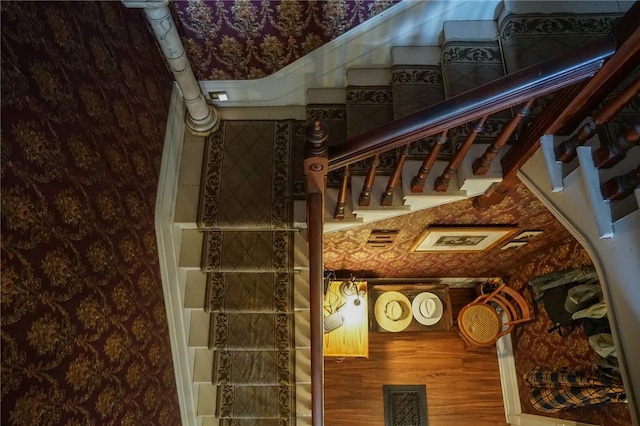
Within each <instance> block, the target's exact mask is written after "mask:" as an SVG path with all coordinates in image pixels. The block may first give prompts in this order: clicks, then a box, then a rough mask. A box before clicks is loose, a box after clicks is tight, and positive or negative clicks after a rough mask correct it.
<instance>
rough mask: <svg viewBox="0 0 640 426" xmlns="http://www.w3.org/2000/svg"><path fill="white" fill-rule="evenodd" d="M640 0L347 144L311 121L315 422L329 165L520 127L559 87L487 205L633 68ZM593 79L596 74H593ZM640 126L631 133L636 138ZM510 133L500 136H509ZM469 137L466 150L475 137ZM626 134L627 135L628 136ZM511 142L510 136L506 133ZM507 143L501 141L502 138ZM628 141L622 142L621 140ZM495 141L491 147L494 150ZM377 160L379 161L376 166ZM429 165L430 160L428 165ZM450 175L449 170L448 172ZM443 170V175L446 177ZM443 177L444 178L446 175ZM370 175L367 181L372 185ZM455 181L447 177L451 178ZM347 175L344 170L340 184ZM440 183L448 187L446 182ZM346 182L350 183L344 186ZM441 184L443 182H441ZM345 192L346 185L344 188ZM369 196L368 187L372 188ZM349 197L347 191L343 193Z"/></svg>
mask: <svg viewBox="0 0 640 426" xmlns="http://www.w3.org/2000/svg"><path fill="white" fill-rule="evenodd" d="M638 22H640V2H636V3H635V4H634V5H633V6H632V7H631V9H630V10H629V12H627V14H626V15H625V16H624V17H623V19H622V20H621V21H620V23H619V27H618V28H617V30H616V31H615V32H614V33H612V34H609V35H608V36H606V37H603V38H601V39H599V40H596V41H594V42H591V43H588V44H585V45H584V46H583V47H582V48H581V49H578V50H576V51H574V52H573V53H571V54H565V55H562V56H559V57H555V58H552V59H549V60H547V61H544V62H541V63H539V64H536V65H533V66H530V67H528V68H525V69H523V70H520V71H518V72H515V73H513V74H510V75H507V76H505V77H503V78H500V79H498V80H495V81H493V82H491V83H488V84H485V85H483V86H480V87H478V88H476V89H472V90H470V91H467V92H465V93H462V94H460V95H458V96H455V97H453V98H449V99H447V100H445V101H443V102H440V103H438V104H435V105H432V106H430V107H428V108H425V109H423V110H421V111H418V112H416V113H414V114H411V115H408V116H405V117H403V118H401V119H398V120H395V121H393V122H390V123H387V124H385V125H383V126H380V127H378V128H376V129H373V130H370V131H368V132H365V133H362V134H360V135H357V136H355V137H352V138H350V139H348V140H347V141H345V142H344V143H342V144H339V145H334V146H332V147H330V148H329V149H327V143H326V139H327V135H328V134H327V131H326V128H325V127H324V126H323V125H322V124H321V123H320V122H317V121H316V122H314V123H311V124H310V125H309V127H308V131H307V144H306V149H305V164H304V169H305V176H306V184H307V231H308V242H309V270H310V272H309V273H310V323H311V388H312V393H311V396H312V401H311V406H312V424H313V426H321V425H323V421H324V389H323V388H324V356H323V313H322V300H323V296H324V265H323V257H322V256H323V253H322V250H323V240H322V236H323V222H324V202H325V187H326V176H327V172H328V171H332V170H337V169H339V168H342V167H347V166H349V165H350V164H352V163H354V162H356V161H360V160H364V159H366V158H370V157H372V156H376V157H377V156H378V155H379V154H381V153H383V152H385V151H388V150H391V149H396V148H399V147H405V150H406V147H408V146H409V144H411V143H412V142H415V141H418V140H420V139H423V138H425V137H428V136H433V135H437V134H440V135H446V132H447V131H448V130H449V129H452V128H454V127H456V126H459V125H462V124H466V123H470V122H473V123H474V129H473V131H472V133H477V132H479V131H480V128H481V126H482V124H483V122H484V120H485V119H486V117H487V116H488V115H490V114H492V113H495V112H498V111H501V110H504V109H507V108H511V107H514V106H516V105H523V108H522V109H521V110H520V112H519V113H518V115H519V117H518V116H516V117H515V118H514V120H516V121H512V124H510V125H508V127H512V129H511V131H512V130H513V129H515V127H516V126H517V124H518V122H519V120H521V118H522V117H523V116H524V115H526V113H527V110H528V108H529V107H530V106H531V103H532V102H533V100H535V99H536V98H538V97H541V96H543V95H547V94H550V93H554V92H557V93H555V95H554V97H553V99H552V101H551V102H550V103H549V105H548V106H547V107H546V108H545V109H544V110H543V111H542V113H541V114H540V115H539V116H538V117H537V118H536V120H534V121H533V122H532V123H531V125H529V126H528V127H527V128H526V129H525V131H524V132H523V134H522V137H521V138H520V140H519V141H518V144H516V145H514V146H512V148H511V149H510V150H509V152H508V153H507V154H506V155H505V156H504V157H503V158H502V160H501V165H502V170H503V180H502V182H500V183H498V184H494V185H492V186H491V187H490V188H489V189H488V190H487V192H486V193H485V194H483V195H481V196H478V197H476V198H475V199H474V206H475V207H476V208H477V209H480V210H484V209H486V208H489V207H490V206H491V205H494V204H497V203H499V202H500V201H502V199H504V197H505V196H506V194H507V193H508V192H509V190H510V189H511V188H513V186H514V185H515V183H516V182H517V178H516V173H517V171H518V170H519V168H520V167H521V166H522V165H523V164H524V163H525V162H526V161H527V160H528V159H529V158H530V157H531V156H532V155H533V154H534V153H535V151H537V149H538V148H539V146H540V141H539V139H540V137H541V136H543V135H545V134H555V133H558V132H559V131H561V130H563V129H565V128H567V129H569V128H575V127H576V126H577V123H580V122H582V121H583V120H584V118H585V117H586V116H587V114H588V113H589V112H590V111H592V110H593V109H594V108H595V107H596V106H597V105H599V104H600V103H602V101H603V100H604V98H605V96H606V95H607V94H609V93H610V92H611V90H613V88H614V87H615V85H616V84H617V83H618V82H619V81H621V79H622V77H623V76H625V75H626V74H627V73H628V72H629V71H630V70H632V69H633V68H634V67H635V66H637V65H638V63H640V26H638V24H637V23H638ZM591 77H592V78H591ZM572 126H573V127H572ZM635 133H637V129H635V128H634V129H633V130H631V131H629V133H628V134H630V135H631V136H630V138H631V139H632V140H633V139H634V138H635V136H634V134H635ZM510 135H511V133H510V132H509V134H508V135H507V134H506V132H505V135H504V136H500V138H503V137H505V136H506V138H508V137H509V136H510ZM473 137H475V135H470V136H469V137H468V138H467V141H468V140H469V139H470V138H471V141H470V142H465V143H464V144H463V147H462V149H467V148H468V147H467V146H466V145H470V144H471V143H472V142H473ZM625 137H626V136H625ZM504 140H505V142H506V139H504ZM497 144H498V145H499V144H503V143H502V142H500V141H498V143H497ZM623 145H624V143H623ZM495 147H496V146H495V145H494V148H495ZM438 148H439V144H437V143H436V144H435V147H434V149H433V150H432V151H435V153H433V152H432V153H430V154H429V155H428V157H433V160H434V161H435V158H436V157H437V150H438ZM461 161H462V158H461V157H459V156H456V158H455V161H453V160H452V162H453V163H450V165H449V168H451V169H453V167H457V166H458V165H459V163H460V162H461ZM375 166H376V164H375V162H374V168H375ZM427 166H428V167H429V165H428V164H427ZM447 172H448V174H452V173H453V172H452V171H451V170H448V169H447V170H445V174H446V173H447ZM445 174H443V175H445ZM445 177H446V176H445ZM374 178H375V173H374V174H373V177H371V179H369V177H368V179H367V180H368V181H370V182H369V184H370V185H369V186H370V187H372V186H373V179H374ZM448 178H449V179H450V176H449V177H448ZM346 179H348V171H346V173H345V178H344V180H343V183H344V182H345V181H346ZM639 179H640V168H636V169H635V170H633V171H631V172H628V173H626V174H624V175H622V176H620V177H618V178H615V179H614V180H612V181H611V182H606V183H605V184H604V185H603V186H602V192H603V195H604V196H605V197H609V199H615V198H618V197H621V196H624V195H626V194H628V193H629V192H630V188H632V187H634V186H637V185H638V180H639ZM440 185H441V186H442V185H444V181H443V180H441V182H440ZM342 186H343V187H345V186H346V185H344V184H343V185H342ZM436 186H438V183H437V182H436ZM343 189H344V191H345V193H346V188H343ZM368 195H370V193H369V194H368ZM343 198H344V197H343Z"/></svg>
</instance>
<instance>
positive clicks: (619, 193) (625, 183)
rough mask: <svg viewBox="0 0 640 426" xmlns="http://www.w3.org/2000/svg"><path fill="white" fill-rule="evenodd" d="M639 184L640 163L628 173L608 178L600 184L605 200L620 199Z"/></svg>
mask: <svg viewBox="0 0 640 426" xmlns="http://www.w3.org/2000/svg"><path fill="white" fill-rule="evenodd" d="M638 186H640V164H639V165H638V166H637V167H636V169H635V170H631V171H630V172H629V173H627V174H624V175H620V176H616V177H614V178H611V179H609V180H608V181H606V182H605V183H603V184H602V185H601V186H600V190H601V191H602V197H603V198H604V200H605V201H615V200H622V199H623V198H625V197H627V196H628V195H630V194H631V193H632V192H633V191H634V190H635V189H636V188H637V187H638Z"/></svg>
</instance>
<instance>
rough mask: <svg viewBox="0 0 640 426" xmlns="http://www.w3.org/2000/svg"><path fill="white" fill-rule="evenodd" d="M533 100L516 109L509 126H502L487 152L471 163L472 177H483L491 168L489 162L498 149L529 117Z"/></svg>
mask: <svg viewBox="0 0 640 426" xmlns="http://www.w3.org/2000/svg"><path fill="white" fill-rule="evenodd" d="M533 101H534V99H529V100H528V101H527V102H525V103H524V105H522V106H520V108H518V111H517V113H516V115H515V117H513V118H512V119H511V121H510V122H509V124H507V125H506V126H504V127H503V128H502V130H501V131H500V134H498V136H496V139H495V140H494V141H493V143H492V144H491V145H489V146H488V147H487V150H486V151H485V152H484V154H482V156H480V157H478V158H477V159H476V161H474V162H473V165H472V167H471V168H472V170H473V174H474V175H485V174H487V172H488V171H489V167H490V166H491V161H492V160H493V159H494V158H495V157H496V155H498V152H500V149H502V147H503V146H505V145H506V143H507V141H508V140H509V138H510V137H511V135H512V134H513V132H514V131H515V130H516V127H518V124H520V122H521V121H522V119H523V118H524V117H526V116H527V115H529V111H531V105H532V104H533Z"/></svg>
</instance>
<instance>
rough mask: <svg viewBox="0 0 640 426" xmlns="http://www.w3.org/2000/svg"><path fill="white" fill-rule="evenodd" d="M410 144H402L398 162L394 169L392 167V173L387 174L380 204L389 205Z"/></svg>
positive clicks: (400, 175) (398, 181)
mask: <svg viewBox="0 0 640 426" xmlns="http://www.w3.org/2000/svg"><path fill="white" fill-rule="evenodd" d="M410 146H411V144H406V145H405V146H404V149H403V150H402V154H400V158H398V162H397V163H396V167H395V169H393V173H392V174H391V176H389V183H387V189H385V191H384V193H383V194H382V198H381V200H380V205H382V206H390V205H391V204H392V203H393V191H395V189H396V187H397V186H398V183H400V178H401V177H402V168H403V167H404V163H405V161H407V155H409V147H410Z"/></svg>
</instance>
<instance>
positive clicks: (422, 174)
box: [411, 130, 448, 192]
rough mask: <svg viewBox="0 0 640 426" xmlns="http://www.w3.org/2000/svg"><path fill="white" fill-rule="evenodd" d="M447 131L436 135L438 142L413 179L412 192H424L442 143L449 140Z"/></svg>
mask: <svg viewBox="0 0 640 426" xmlns="http://www.w3.org/2000/svg"><path fill="white" fill-rule="evenodd" d="M447 132H448V130H445V131H443V132H442V133H440V134H439V135H438V136H436V143H435V144H433V146H432V147H431V151H429V154H427V156H426V157H425V159H424V161H423V162H422V166H420V170H418V174H417V175H415V176H414V177H413V179H411V192H422V190H423V189H424V182H425V181H426V180H427V177H428V176H429V173H430V172H431V169H432V168H433V165H434V164H435V163H436V159H437V158H438V153H440V148H442V145H444V143H445V142H446V141H447Z"/></svg>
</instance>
